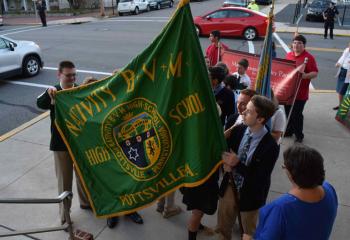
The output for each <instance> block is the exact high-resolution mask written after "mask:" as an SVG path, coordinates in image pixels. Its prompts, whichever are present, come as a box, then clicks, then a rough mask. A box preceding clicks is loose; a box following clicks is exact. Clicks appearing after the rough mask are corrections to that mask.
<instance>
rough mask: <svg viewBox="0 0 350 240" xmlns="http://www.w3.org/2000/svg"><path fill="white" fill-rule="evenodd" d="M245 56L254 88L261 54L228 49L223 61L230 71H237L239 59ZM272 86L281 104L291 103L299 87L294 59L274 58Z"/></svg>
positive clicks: (224, 53)
mask: <svg viewBox="0 0 350 240" xmlns="http://www.w3.org/2000/svg"><path fill="white" fill-rule="evenodd" d="M242 58H245V59H247V60H248V61H249V67H248V70H247V74H248V76H249V77H250V79H251V86H252V88H254V87H255V78H256V75H257V73H258V66H259V59H260V56H259V55H256V54H251V53H246V52H241V51H236V50H227V51H224V52H223V55H222V57H221V61H222V62H224V63H225V64H226V65H227V67H228V68H229V70H230V73H231V74H232V73H234V72H236V71H237V66H238V62H239V60H241V59H242ZM271 69H272V71H271V87H272V89H273V92H274V94H275V96H276V97H277V99H278V101H279V102H280V104H287V103H289V104H291V103H292V101H293V97H294V94H295V93H296V89H297V87H298V84H297V83H298V81H297V74H296V65H295V62H294V61H290V60H285V59H280V58H274V59H272V68H271Z"/></svg>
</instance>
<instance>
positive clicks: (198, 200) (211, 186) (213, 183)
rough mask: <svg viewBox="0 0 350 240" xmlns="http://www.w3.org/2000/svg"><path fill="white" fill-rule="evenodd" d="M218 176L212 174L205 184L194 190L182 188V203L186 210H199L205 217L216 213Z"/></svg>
mask: <svg viewBox="0 0 350 240" xmlns="http://www.w3.org/2000/svg"><path fill="white" fill-rule="evenodd" d="M218 180H219V174H218V171H217V172H216V173H214V174H213V175H212V176H211V177H210V178H209V179H208V180H207V181H206V182H205V183H203V184H202V185H200V186H198V187H194V188H182V189H181V192H182V193H183V200H182V201H183V203H184V204H186V205H187V210H188V211H190V210H194V209H197V210H200V211H202V212H204V213H205V214H207V215H213V214H214V213H215V212H216V209H217V206H218V200H219V185H218Z"/></svg>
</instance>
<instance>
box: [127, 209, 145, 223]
mask: <svg viewBox="0 0 350 240" xmlns="http://www.w3.org/2000/svg"><path fill="white" fill-rule="evenodd" d="M126 216H127V217H128V218H130V219H131V221H133V222H134V223H137V224H143V219H142V217H141V216H140V214H138V213H137V212H133V213H130V214H127V215H126Z"/></svg>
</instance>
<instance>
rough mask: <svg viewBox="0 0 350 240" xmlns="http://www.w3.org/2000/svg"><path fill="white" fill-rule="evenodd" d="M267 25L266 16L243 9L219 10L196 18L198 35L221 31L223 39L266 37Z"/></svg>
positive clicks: (229, 8) (228, 8)
mask: <svg viewBox="0 0 350 240" xmlns="http://www.w3.org/2000/svg"><path fill="white" fill-rule="evenodd" d="M267 23H268V18H267V16H266V14H263V13H260V12H257V11H253V10H250V9H247V8H242V7H226V8H219V9H217V10H215V11H213V12H209V13H207V14H205V15H203V16H197V17H195V18H194V24H195V26H196V30H197V34H198V35H206V36H208V35H209V34H210V33H211V32H212V31H214V30H219V31H220V32H221V36H223V37H233V36H242V37H244V38H245V39H247V40H253V39H255V38H256V37H260V36H265V34H266V27H267Z"/></svg>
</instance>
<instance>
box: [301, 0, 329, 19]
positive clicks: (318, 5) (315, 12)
mask: <svg viewBox="0 0 350 240" xmlns="http://www.w3.org/2000/svg"><path fill="white" fill-rule="evenodd" d="M330 3H331V1H329V0H315V1H313V2H312V3H311V4H310V5H309V6H308V7H307V10H306V17H305V20H306V21H311V20H319V21H320V20H321V21H323V15H322V13H323V12H324V11H326V9H327V8H328V7H329V4H330Z"/></svg>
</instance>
